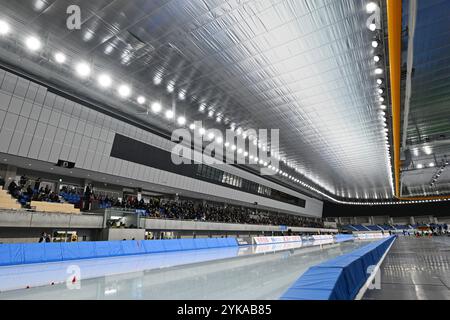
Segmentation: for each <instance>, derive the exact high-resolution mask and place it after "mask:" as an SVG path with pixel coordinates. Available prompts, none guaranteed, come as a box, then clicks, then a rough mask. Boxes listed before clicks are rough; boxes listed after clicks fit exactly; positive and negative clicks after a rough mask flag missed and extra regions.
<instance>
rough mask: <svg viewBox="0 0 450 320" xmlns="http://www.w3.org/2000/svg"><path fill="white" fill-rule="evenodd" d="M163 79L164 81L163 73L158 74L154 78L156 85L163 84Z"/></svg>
mask: <svg viewBox="0 0 450 320" xmlns="http://www.w3.org/2000/svg"><path fill="white" fill-rule="evenodd" d="M161 81H162V78H161V75H159V74H158V75H156V76H155V77H154V78H153V83H154V84H155V85H159V84H161Z"/></svg>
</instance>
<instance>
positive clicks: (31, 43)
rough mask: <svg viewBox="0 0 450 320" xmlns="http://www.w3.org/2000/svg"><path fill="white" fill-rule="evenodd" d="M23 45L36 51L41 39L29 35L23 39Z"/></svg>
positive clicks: (39, 46)
mask: <svg viewBox="0 0 450 320" xmlns="http://www.w3.org/2000/svg"><path fill="white" fill-rule="evenodd" d="M25 45H26V46H27V48H28V49H29V50H30V51H37V50H39V49H40V48H41V46H42V44H41V41H40V40H39V39H38V38H37V37H34V36H30V37H28V38H26V39H25Z"/></svg>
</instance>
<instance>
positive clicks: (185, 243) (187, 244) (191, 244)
mask: <svg viewBox="0 0 450 320" xmlns="http://www.w3.org/2000/svg"><path fill="white" fill-rule="evenodd" d="M180 245H181V249H182V250H195V249H196V247H195V239H180Z"/></svg>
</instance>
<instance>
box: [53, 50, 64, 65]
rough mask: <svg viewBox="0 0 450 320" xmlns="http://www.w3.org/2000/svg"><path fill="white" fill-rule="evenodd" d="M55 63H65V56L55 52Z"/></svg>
mask: <svg viewBox="0 0 450 320" xmlns="http://www.w3.org/2000/svg"><path fill="white" fill-rule="evenodd" d="M54 58H55V61H56V62H58V63H64V62H66V55H65V54H64V53H62V52H56V53H55V55H54Z"/></svg>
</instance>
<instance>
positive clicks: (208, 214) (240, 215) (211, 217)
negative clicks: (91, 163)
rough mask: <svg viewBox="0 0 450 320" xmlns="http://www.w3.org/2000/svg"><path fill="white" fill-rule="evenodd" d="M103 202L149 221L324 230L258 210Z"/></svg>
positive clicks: (133, 200)
mask: <svg viewBox="0 0 450 320" xmlns="http://www.w3.org/2000/svg"><path fill="white" fill-rule="evenodd" d="M102 201H105V202H109V203H111V207H116V208H122V209H133V210H139V211H140V212H141V214H142V215H144V216H146V217H149V218H161V219H180V220H197V221H211V222H225V223H243V224H263V225H285V226H291V227H314V228H320V227H323V223H322V222H321V221H315V220H312V219H308V218H305V217H300V216H294V215H288V214H283V213H272V212H265V211H261V210H256V209H251V208H245V207H235V206H229V205H227V206H225V205H217V204H211V203H207V204H204V203H201V202H198V203H196V202H193V201H189V200H179V201H174V200H160V199H158V198H151V199H150V200H149V201H148V202H145V201H144V200H143V199H141V200H137V198H136V197H129V198H127V199H124V200H121V201H120V200H119V199H112V198H108V197H105V198H103V200H102Z"/></svg>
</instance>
